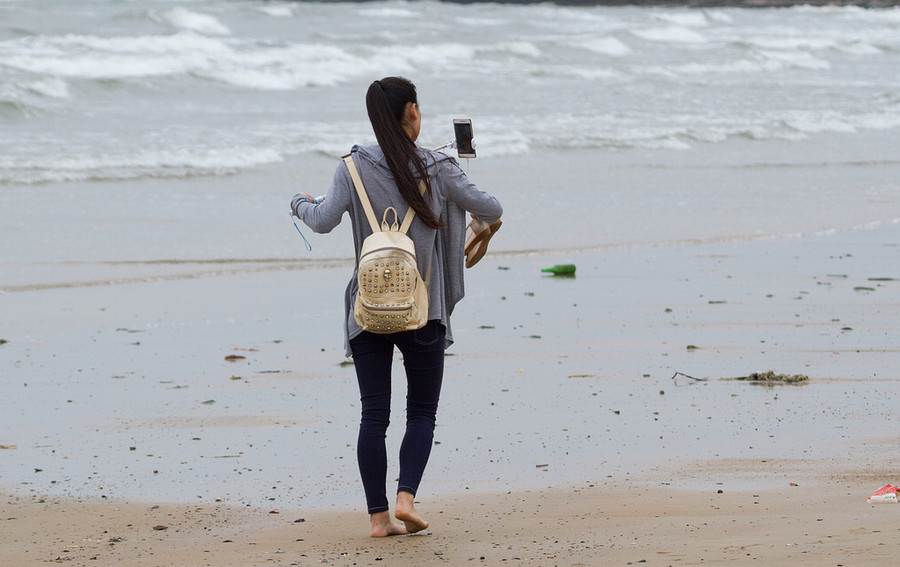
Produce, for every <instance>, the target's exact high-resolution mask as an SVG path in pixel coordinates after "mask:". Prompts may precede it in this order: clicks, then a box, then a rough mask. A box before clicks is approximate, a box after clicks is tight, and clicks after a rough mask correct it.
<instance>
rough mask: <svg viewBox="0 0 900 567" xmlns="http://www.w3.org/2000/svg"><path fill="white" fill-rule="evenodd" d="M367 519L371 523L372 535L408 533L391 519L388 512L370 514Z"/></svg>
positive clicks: (384, 535)
mask: <svg viewBox="0 0 900 567" xmlns="http://www.w3.org/2000/svg"><path fill="white" fill-rule="evenodd" d="M369 520H370V521H371V523H372V537H387V536H392V535H403V534H407V533H409V532H407V531H406V528H405V527H403V526H402V525H400V524H398V523H396V522H394V520H392V519H391V513H390V512H379V513H377V514H370V515H369Z"/></svg>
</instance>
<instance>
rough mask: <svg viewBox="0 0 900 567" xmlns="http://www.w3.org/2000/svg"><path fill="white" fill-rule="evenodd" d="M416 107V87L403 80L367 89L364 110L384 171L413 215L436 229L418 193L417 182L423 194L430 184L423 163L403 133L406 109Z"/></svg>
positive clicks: (435, 220) (438, 223)
mask: <svg viewBox="0 0 900 567" xmlns="http://www.w3.org/2000/svg"><path fill="white" fill-rule="evenodd" d="M409 103H412V104H416V105H417V104H419V103H418V100H417V97H416V86H415V85H414V84H412V83H411V82H410V81H408V80H407V79H404V78H403V77H386V78H384V79H381V80H380V81H375V82H373V83H372V84H371V85H369V90H368V92H366V110H367V111H368V113H369V122H371V123H372V130H374V131H375V139H376V140H377V141H378V145H379V146H381V151H383V152H384V157H385V158H386V159H387V162H388V167H390V169H391V173H392V174H393V176H394V181H395V182H396V183H397V188H399V189H400V195H402V196H403V199H404V200H406V202H407V203H408V204H409V206H410V207H412V208H413V210H414V211H416V214H417V215H418V216H419V218H420V219H422V222H424V223H425V224H426V225H427V226H429V227H431V228H440V227H441V226H443V225H442V224H441V220H440V219H439V218H438V217H437V216H435V214H434V213H433V212H431V209H429V208H428V205H427V204H426V202H425V199H424V198H423V197H422V194H421V193H419V180H420V179H424V180H425V186H426V194H429V195H430V194H431V193H430V191H431V182H430V181H429V179H428V171H427V168H426V164H425V160H424V159H423V158H422V156H420V155H419V153H418V152H417V151H416V144H415V142H413V141H412V140H410V139H409V136H408V135H407V134H406V132H405V131H404V130H403V118H404V114H405V113H406V105H407V104H409Z"/></svg>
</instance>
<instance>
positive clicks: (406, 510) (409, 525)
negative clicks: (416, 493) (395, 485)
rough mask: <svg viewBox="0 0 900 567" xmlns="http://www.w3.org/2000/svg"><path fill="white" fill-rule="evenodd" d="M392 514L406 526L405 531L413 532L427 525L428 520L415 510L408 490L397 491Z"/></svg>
mask: <svg viewBox="0 0 900 567" xmlns="http://www.w3.org/2000/svg"><path fill="white" fill-rule="evenodd" d="M394 516H396V517H397V519H398V520H400V521H401V522H403V525H404V526H406V533H410V534H414V533H416V532H420V531H422V530H424V529H425V528H427V527H428V522H426V521H425V520H423V519H422V516H420V515H419V513H418V512H416V505H415V503H414V502H413V495H412V494H410V493H409V492H398V493H397V508H396V509H395V510H394Z"/></svg>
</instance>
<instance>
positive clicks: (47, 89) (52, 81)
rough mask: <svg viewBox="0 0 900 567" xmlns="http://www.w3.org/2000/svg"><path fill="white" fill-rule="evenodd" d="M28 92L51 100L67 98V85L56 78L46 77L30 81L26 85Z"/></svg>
mask: <svg viewBox="0 0 900 567" xmlns="http://www.w3.org/2000/svg"><path fill="white" fill-rule="evenodd" d="M26 87H27V88H28V90H30V91H32V92H34V93H37V94H39V95H42V96H48V97H51V98H69V85H68V83H66V82H65V81H64V80H62V79H60V78H58V77H47V78H44V79H38V80H36V81H30V82H29V83H27V84H26Z"/></svg>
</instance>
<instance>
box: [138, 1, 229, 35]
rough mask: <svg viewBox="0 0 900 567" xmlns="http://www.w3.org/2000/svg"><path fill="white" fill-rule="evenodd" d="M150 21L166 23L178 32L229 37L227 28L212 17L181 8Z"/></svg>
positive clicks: (155, 16) (161, 14)
mask: <svg viewBox="0 0 900 567" xmlns="http://www.w3.org/2000/svg"><path fill="white" fill-rule="evenodd" d="M152 19H154V20H156V21H158V22H161V23H167V24H169V25H171V26H173V27H175V28H177V29H179V30H185V31H191V32H196V33H200V34H208V35H231V30H230V29H228V26H226V25H225V24H223V23H222V22H220V21H219V20H218V19H216V18H215V17H214V16H210V15H207V14H201V13H199V12H193V11H191V10H188V9H186V8H182V7H177V8H172V9H171V10H166V11H164V12H162V13H160V14H159V15H154V16H152Z"/></svg>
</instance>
